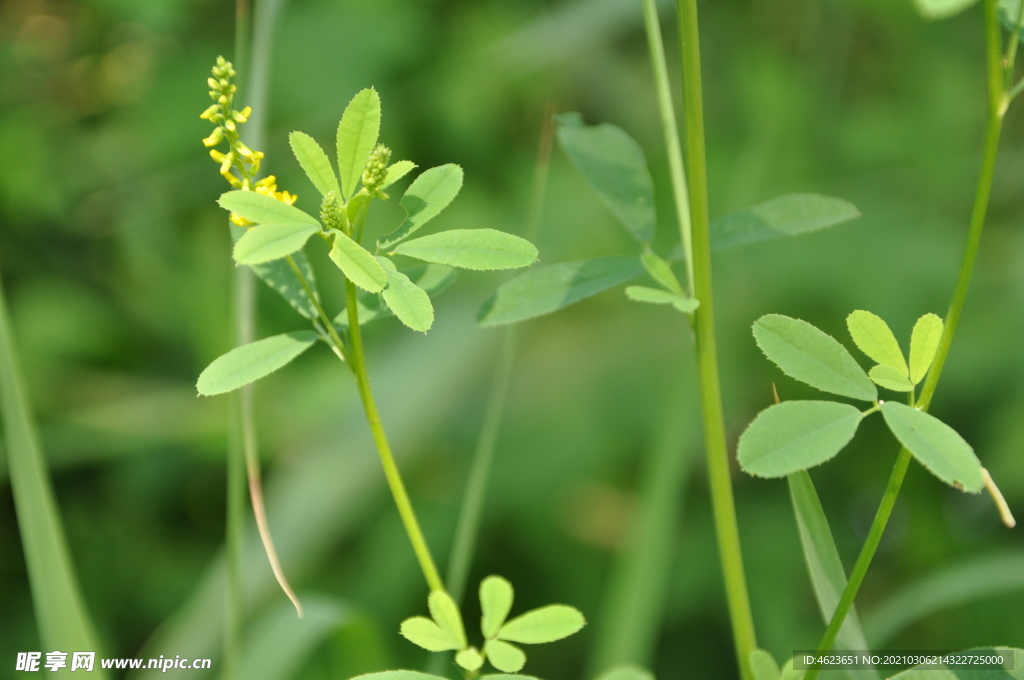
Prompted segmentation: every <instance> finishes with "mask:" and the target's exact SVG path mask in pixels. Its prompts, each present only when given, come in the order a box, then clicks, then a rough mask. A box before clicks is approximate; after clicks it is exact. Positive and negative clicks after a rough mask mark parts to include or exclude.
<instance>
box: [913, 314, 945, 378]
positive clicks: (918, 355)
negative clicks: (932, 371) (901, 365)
mask: <svg viewBox="0 0 1024 680" xmlns="http://www.w3.org/2000/svg"><path fill="white" fill-rule="evenodd" d="M942 328H943V325H942V319H941V318H940V317H939V316H938V315H937V314H925V315H924V316H922V317H921V318H920V319H918V320H917V323H915V324H914V330H913V332H911V334H910V379H911V380H912V381H913V383H914V384H915V385H916V384H918V383H919V382H921V381H922V380H924V377H925V376H926V375H927V374H928V369H929V368H931V367H932V362H933V361H935V353H936V352H938V351H939V340H940V339H941V338H942Z"/></svg>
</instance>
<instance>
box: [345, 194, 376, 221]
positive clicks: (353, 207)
mask: <svg viewBox="0 0 1024 680" xmlns="http://www.w3.org/2000/svg"><path fill="white" fill-rule="evenodd" d="M372 199H373V197H372V196H370V194H369V193H367V191H366V189H360V190H359V191H357V192H356V195H355V196H353V197H352V198H350V199H348V203H346V204H345V217H347V218H348V222H349V224H357V223H358V221H359V214H360V213H361V212H363V210H364V209H365V208H366V206H368V205H369V204H370V201H371V200H372Z"/></svg>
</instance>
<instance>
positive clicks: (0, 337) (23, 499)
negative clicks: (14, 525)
mask: <svg viewBox="0 0 1024 680" xmlns="http://www.w3.org/2000/svg"><path fill="white" fill-rule="evenodd" d="M12 335H13V334H12V333H11V329H10V321H9V317H8V315H7V305H6V302H5V300H4V292H3V287H2V285H0V418H2V421H3V429H4V440H5V442H6V458H7V465H8V467H9V469H10V475H11V491H12V493H13V496H14V507H15V509H16V510H17V516H18V527H19V529H20V533H21V542H22V546H23V548H24V551H25V566H26V570H27V572H28V580H29V586H30V588H31V590H32V605H33V609H34V611H35V616H36V626H37V627H38V629H39V641H40V643H41V645H42V647H43V648H44V649H46V650H56V649H59V650H65V649H66V650H69V651H71V650H98V649H99V646H98V644H97V638H96V633H95V631H94V629H93V625H92V622H91V621H90V620H89V614H88V612H87V610H86V608H85V602H84V600H83V598H82V595H81V592H80V591H79V586H78V580H77V578H76V576H75V571H74V567H73V565H72V562H71V556H70V553H69V551H68V546H67V539H66V538H65V536H64V526H63V524H62V523H61V519H60V514H59V512H58V509H57V503H56V501H55V499H54V494H53V487H52V486H51V484H50V478H49V475H48V472H47V468H46V462H45V460H44V459H43V453H42V450H41V448H40V446H39V435H38V433H37V431H36V425H35V422H34V421H33V418H32V414H31V411H30V406H29V403H28V396H27V394H26V390H25V386H24V384H23V383H22V376H21V367H20V365H19V363H18V358H17V354H16V351H15V348H14V344H13V343H14V340H13V337H12ZM8 549H10V548H8ZM44 660H45V657H44ZM8 663H11V662H10V661H8ZM94 672H95V673H96V674H97V676H98V677H100V678H106V677H108V675H107V673H106V672H105V671H104V670H103V669H101V668H99V664H97V665H96V668H95V670H94Z"/></svg>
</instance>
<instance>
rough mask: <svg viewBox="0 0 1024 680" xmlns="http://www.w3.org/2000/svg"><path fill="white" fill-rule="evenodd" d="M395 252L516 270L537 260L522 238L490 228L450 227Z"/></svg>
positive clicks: (457, 264) (455, 263)
mask: <svg viewBox="0 0 1024 680" xmlns="http://www.w3.org/2000/svg"><path fill="white" fill-rule="evenodd" d="M395 252H396V253H398V254H399V255H407V256H408V257H415V258H416V259H418V260H424V261H426V262H436V263H438V264H446V265H449V266H452V267H459V268H461V269H480V270H489V269H517V268H519V267H526V266H528V265H530V264H532V263H533V262H534V261H535V260H536V259H537V248H536V247H534V245H533V244H532V243H530V242H529V241H527V240H526V239H523V238H520V237H518V236H513V235H512V234H506V233H505V232H503V231H496V230H494V229H452V230H450V231H442V232H441V233H439V234H431V235H430V236H423V237H420V238H417V239H413V240H411V241H406V242H405V243H400V244H398V246H397V247H396V248H395Z"/></svg>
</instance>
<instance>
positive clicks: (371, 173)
mask: <svg viewBox="0 0 1024 680" xmlns="http://www.w3.org/2000/svg"><path fill="white" fill-rule="evenodd" d="M390 160H391V149H389V148H388V147H386V146H384V145H383V144H378V145H377V146H376V147H374V149H373V153H371V154H370V160H369V161H367V163H366V169H365V170H363V177H362V180H363V186H364V187H365V188H366V191H368V192H369V193H370V194H371V195H378V194H379V193H380V188H381V187H382V186H383V185H384V180H385V179H386V178H387V175H388V161H390ZM382 198H386V197H382Z"/></svg>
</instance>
